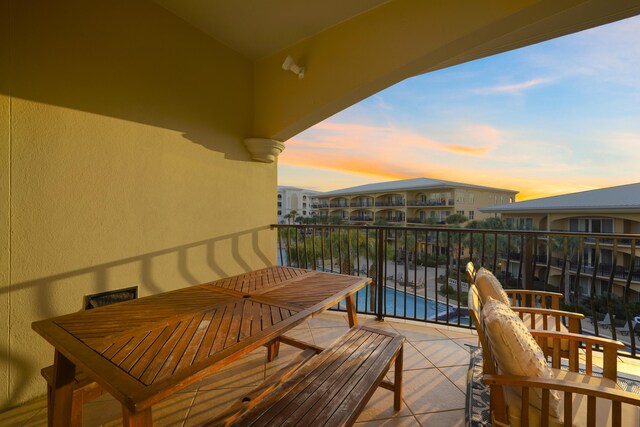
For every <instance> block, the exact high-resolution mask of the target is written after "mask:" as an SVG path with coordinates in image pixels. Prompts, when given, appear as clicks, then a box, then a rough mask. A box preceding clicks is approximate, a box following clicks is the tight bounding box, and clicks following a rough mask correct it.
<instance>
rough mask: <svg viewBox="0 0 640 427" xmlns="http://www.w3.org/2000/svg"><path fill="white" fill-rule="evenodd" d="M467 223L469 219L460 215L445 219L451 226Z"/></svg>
mask: <svg viewBox="0 0 640 427" xmlns="http://www.w3.org/2000/svg"><path fill="white" fill-rule="evenodd" d="M467 221H469V218H467V217H466V216H464V215H462V214H459V213H454V214H451V215H449V216H448V217H447V218H446V219H445V222H446V223H447V224H450V225H454V224H462V223H463V222H467Z"/></svg>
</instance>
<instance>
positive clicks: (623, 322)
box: [272, 217, 640, 358]
mask: <svg viewBox="0 0 640 427" xmlns="http://www.w3.org/2000/svg"><path fill="white" fill-rule="evenodd" d="M356 218H366V217H356ZM352 219H353V218H352ZM394 219H395V220H397V221H403V219H401V218H400V217H392V218H391V219H386V220H387V221H392V220H394ZM272 227H273V228H276V229H277V232H278V262H279V263H280V264H281V265H286V266H294V267H301V268H308V269H315V270H321V271H331V272H335V273H341V274H350V275H356V276H363V275H364V276H368V277H372V278H373V279H374V285H373V286H371V287H369V288H368V289H365V290H363V291H361V292H360V293H358V294H357V295H356V303H357V307H358V310H359V311H360V312H363V313H369V314H374V315H376V316H377V317H378V318H380V319H382V318H384V317H394V318H402V319H410V320H414V321H419V322H426V323H437V324H443V325H449V326H457V327H462V328H472V327H473V326H472V325H470V320H469V316H468V309H467V291H466V290H467V283H466V275H465V266H466V263H467V262H468V261H470V260H471V261H473V262H474V263H475V264H476V266H477V267H478V268H479V267H480V266H482V267H485V268H487V269H489V270H491V271H492V272H493V273H494V274H495V275H496V277H498V279H499V280H500V282H501V283H502V285H503V286H504V287H505V288H521V289H538V290H545V291H553V292H559V293H561V294H562V295H563V303H562V309H564V310H568V311H574V312H580V313H583V314H584V315H585V320H583V321H582V323H581V332H582V333H585V334H592V335H596V336H604V337H609V338H613V339H618V340H620V341H622V342H623V343H624V344H625V346H626V347H625V349H624V351H623V352H622V353H623V354H626V355H628V356H631V357H636V358H638V357H639V356H640V355H639V351H638V349H639V345H638V343H639V342H640V341H639V340H640V329H637V330H635V331H633V323H632V322H633V320H634V318H635V317H636V316H640V267H638V265H640V234H612V233H580V232H555V231H551V232H549V231H531V230H517V229H502V230H486V229H469V228H447V227H443V226H421V225H412V226H410V227H402V226H396V225H389V226H372V225H364V224H363V225H273V226H272ZM602 242H608V243H606V244H603V243H602ZM609 242H610V243H609ZM621 242H624V243H621ZM603 255H604V256H603ZM335 309H338V310H344V307H343V306H342V305H340V306H337V307H335ZM607 315H608V316H609V318H612V319H615V320H614V322H612V323H613V324H612V325H606V324H605V322H602V320H603V319H604V318H605V317H606V316H607ZM630 331H633V332H630Z"/></svg>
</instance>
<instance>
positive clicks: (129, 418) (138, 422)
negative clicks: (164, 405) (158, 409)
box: [122, 405, 153, 427]
mask: <svg viewBox="0 0 640 427" xmlns="http://www.w3.org/2000/svg"><path fill="white" fill-rule="evenodd" d="M122 425H123V426H124V427H152V426H153V422H152V421H151V408H147V409H145V410H142V411H137V412H133V411H130V410H129V408H127V407H126V406H124V405H122Z"/></svg>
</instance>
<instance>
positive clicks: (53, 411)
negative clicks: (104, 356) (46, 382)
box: [47, 350, 76, 427]
mask: <svg viewBox="0 0 640 427" xmlns="http://www.w3.org/2000/svg"><path fill="white" fill-rule="evenodd" d="M75 375H76V366H75V365H74V364H73V363H72V362H71V361H70V360H69V359H67V358H66V357H65V356H64V355H63V354H62V353H60V352H59V351H58V350H56V353H55V356H54V359H53V384H52V386H51V392H50V395H49V399H48V401H49V402H48V403H49V407H48V411H49V415H48V417H47V418H48V423H49V426H60V427H67V426H69V425H70V424H71V401H72V399H73V382H74V379H75Z"/></svg>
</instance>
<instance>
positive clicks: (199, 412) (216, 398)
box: [184, 387, 251, 427]
mask: <svg viewBox="0 0 640 427" xmlns="http://www.w3.org/2000/svg"><path fill="white" fill-rule="evenodd" d="M250 391H251V387H239V388H231V389H228V388H225V389H217V390H200V391H199V392H198V393H197V395H196V397H195V400H194V401H193V405H192V406H191V410H190V411H189V414H188V415H187V419H186V420H185V423H184V427H191V426H199V425H201V424H203V423H204V422H206V421H209V420H212V419H213V418H214V417H216V416H217V415H219V414H221V413H222V412H224V411H225V410H226V409H227V408H229V406H231V405H233V404H234V403H236V402H238V401H239V400H240V399H242V397H243V396H245V395H246V394H247V393H249V392H250Z"/></svg>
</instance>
